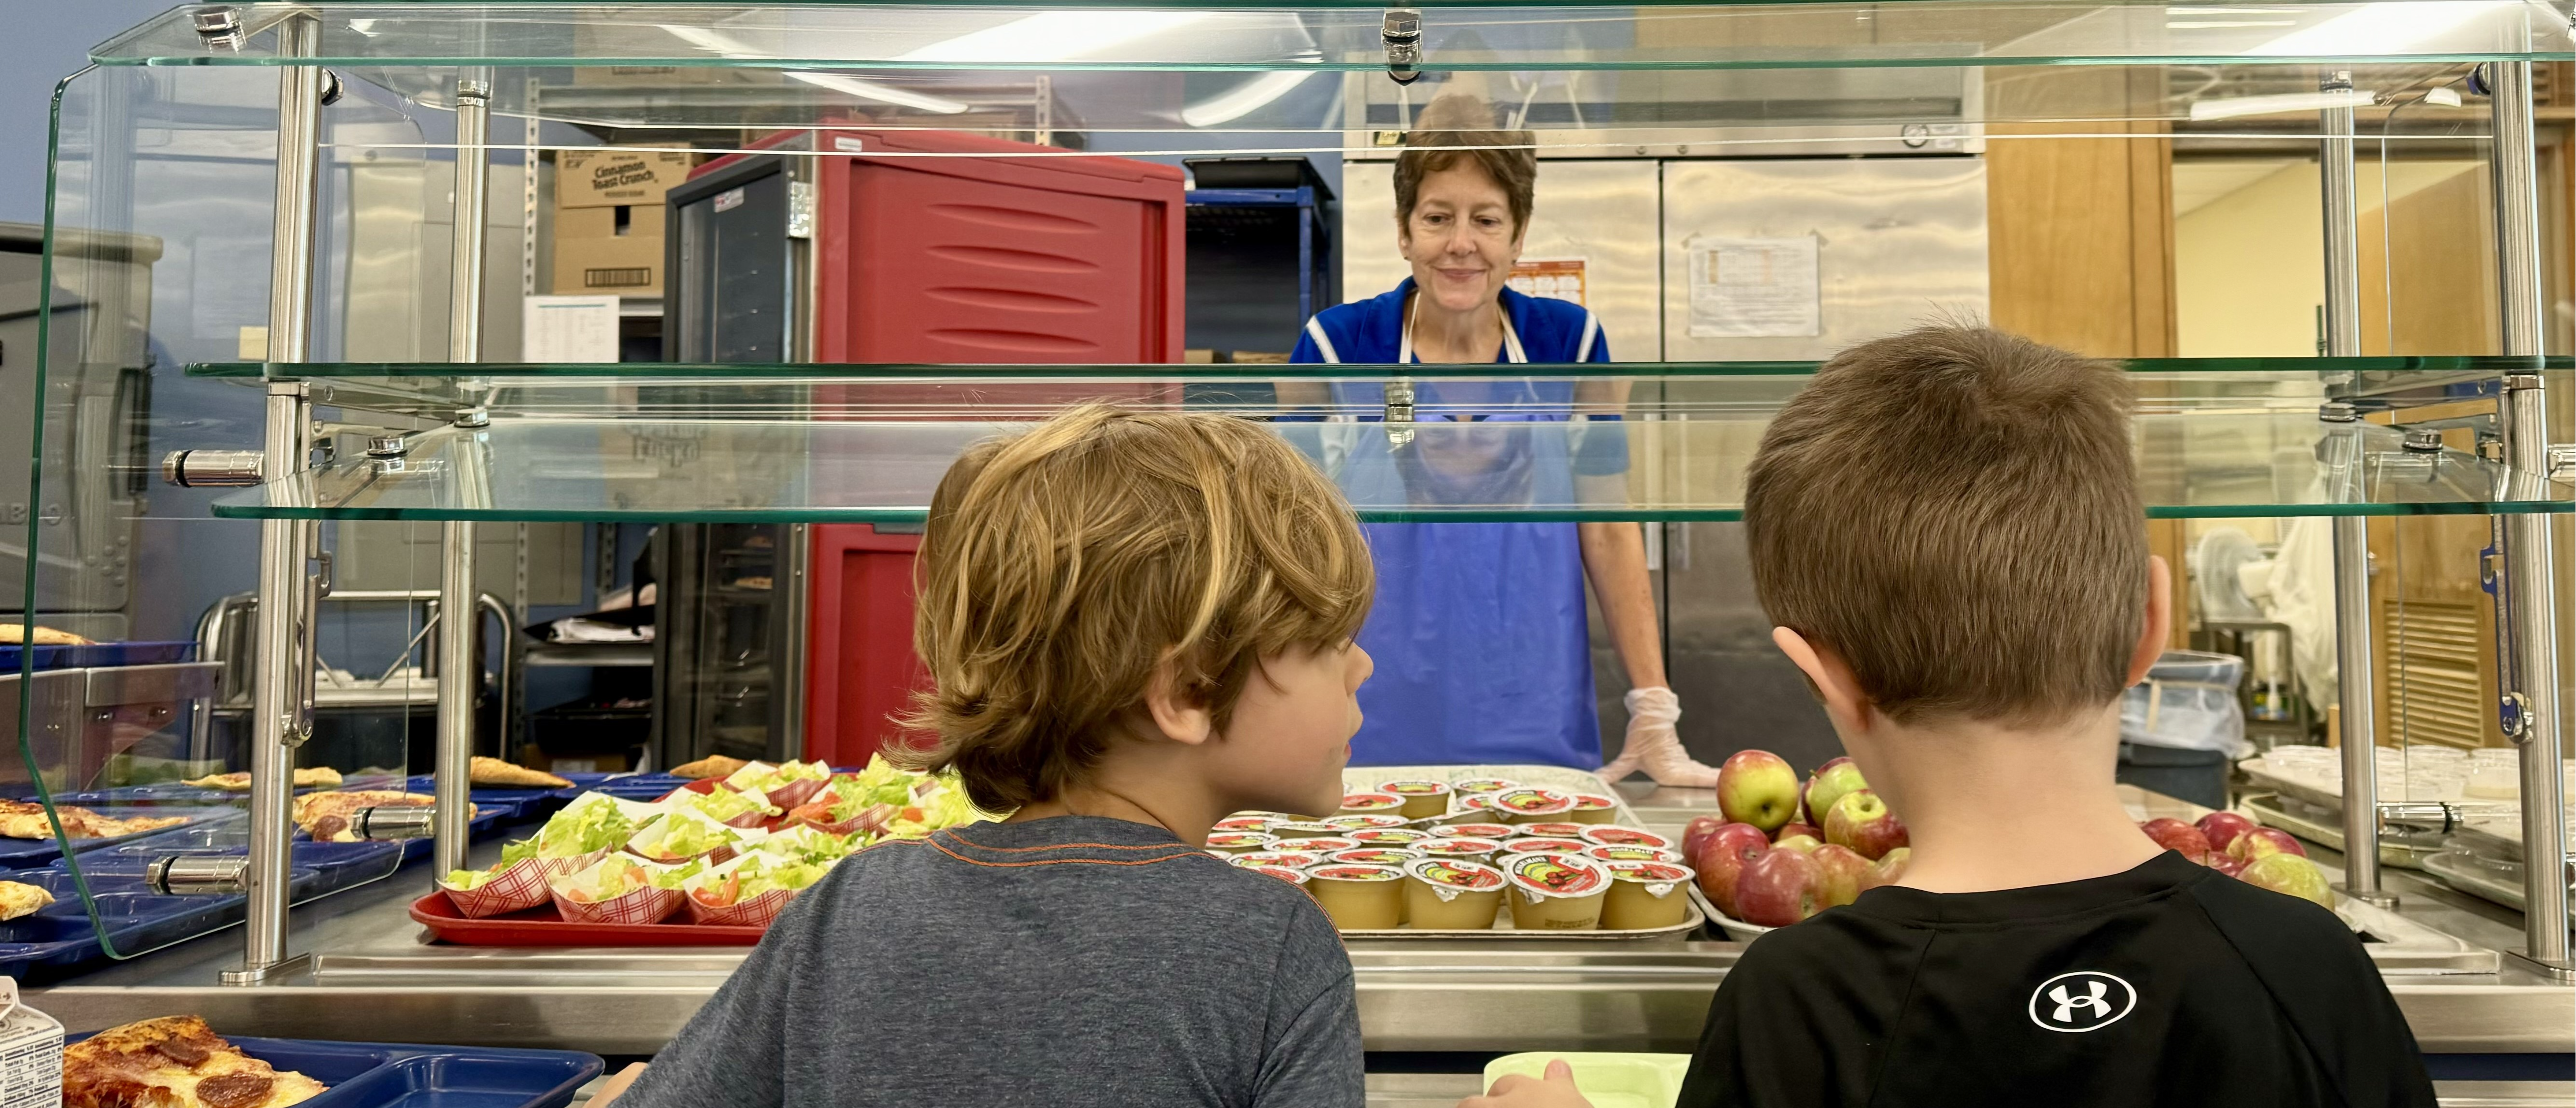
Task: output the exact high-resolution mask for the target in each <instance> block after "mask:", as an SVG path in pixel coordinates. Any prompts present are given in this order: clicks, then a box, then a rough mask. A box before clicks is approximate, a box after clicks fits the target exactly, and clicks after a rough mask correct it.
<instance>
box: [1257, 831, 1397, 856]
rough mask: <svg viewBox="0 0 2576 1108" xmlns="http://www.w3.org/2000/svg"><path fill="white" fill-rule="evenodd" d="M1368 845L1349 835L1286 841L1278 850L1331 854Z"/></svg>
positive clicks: (1280, 844) (1282, 842) (1281, 843)
mask: <svg viewBox="0 0 2576 1108" xmlns="http://www.w3.org/2000/svg"><path fill="white" fill-rule="evenodd" d="M1367 845H1369V844H1367V843H1364V842H1361V841H1359V840H1358V839H1354V838H1352V837H1350V836H1348V835H1326V836H1324V837H1322V838H1320V839H1285V840H1282V841H1281V842H1280V843H1279V847H1278V848H1279V849H1281V850H1295V851H1302V852H1304V853H1307V854H1330V853H1332V852H1334V851H1336V850H1352V849H1356V848H1359V847H1363V846H1367ZM1379 845H1382V846H1383V845H1387V844H1383V843H1381V844H1379Z"/></svg>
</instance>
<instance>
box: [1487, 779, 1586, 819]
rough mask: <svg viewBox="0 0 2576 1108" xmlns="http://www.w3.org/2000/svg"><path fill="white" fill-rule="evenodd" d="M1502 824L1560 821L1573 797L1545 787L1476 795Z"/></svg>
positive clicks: (1567, 810)
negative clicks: (1499, 818) (1481, 795)
mask: <svg viewBox="0 0 2576 1108" xmlns="http://www.w3.org/2000/svg"><path fill="white" fill-rule="evenodd" d="M1479 799H1481V800H1483V801H1484V802H1485V805H1486V806H1487V807H1488V808H1490V809H1492V810H1493V812H1494V814H1495V815H1498V816H1501V817H1503V822H1505V823H1562V822H1565V818H1564V817H1565V814H1566V813H1567V812H1571V811H1573V810H1574V798H1573V797H1571V796H1567V795H1566V794H1564V793H1560V792H1550V791H1548V790H1546V789H1532V788H1526V787H1524V788H1518V789H1511V790H1508V791H1505V792H1498V793H1493V794H1490V795H1488V796H1484V797H1480V798H1479Z"/></svg>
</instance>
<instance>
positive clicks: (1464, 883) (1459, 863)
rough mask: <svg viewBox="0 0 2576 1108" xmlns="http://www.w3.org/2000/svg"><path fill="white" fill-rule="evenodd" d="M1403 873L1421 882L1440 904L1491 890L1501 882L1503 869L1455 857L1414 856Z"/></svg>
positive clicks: (1499, 885) (1500, 885)
mask: <svg viewBox="0 0 2576 1108" xmlns="http://www.w3.org/2000/svg"><path fill="white" fill-rule="evenodd" d="M1404 875H1405V876H1406V877H1410V878H1412V879H1414V880H1416V881H1419V882H1422V883H1423V884H1424V885H1427V886H1429V887H1430V889H1431V895H1433V896H1436V897H1439V898H1440V901H1441V903H1443V904H1446V903H1448V902H1449V901H1452V900H1456V899H1458V898H1459V897H1460V896H1463V895H1465V894H1467V893H1484V892H1493V891H1494V890H1497V889H1500V888H1502V887H1503V885H1504V879H1503V871H1501V870H1498V869H1495V868H1494V867H1492V866H1489V865H1486V864H1484V863H1483V862H1469V861H1464V860H1461V859H1457V858H1417V859H1415V860H1413V861H1410V862H1407V863H1405V864H1404Z"/></svg>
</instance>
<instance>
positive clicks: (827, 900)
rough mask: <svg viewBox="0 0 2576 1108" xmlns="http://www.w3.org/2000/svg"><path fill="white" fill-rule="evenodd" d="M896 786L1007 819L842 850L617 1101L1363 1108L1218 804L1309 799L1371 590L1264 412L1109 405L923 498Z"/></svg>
mask: <svg viewBox="0 0 2576 1108" xmlns="http://www.w3.org/2000/svg"><path fill="white" fill-rule="evenodd" d="M919 585H920V592H919V601H918V604H919V617H918V620H917V622H916V624H915V640H916V646H917V647H918V649H919V651H920V654H921V657H922V658H923V660H924V661H925V662H927V663H928V666H929V669H930V672H931V676H932V677H933V679H934V681H935V684H936V691H934V692H931V693H927V694H924V695H923V696H922V698H921V700H920V704H919V707H918V711H917V712H916V714H915V718H914V722H916V723H917V724H919V725H920V726H922V727H923V728H925V729H926V730H928V731H930V732H931V733H932V734H933V735H934V736H935V741H934V742H933V743H932V744H931V745H929V746H928V747H926V748H924V749H921V750H918V751H913V752H909V753H908V754H907V755H906V757H907V758H908V760H910V761H912V762H913V763H915V764H916V765H920V766H923V767H927V768H932V769H947V768H954V769H955V770H956V771H957V773H958V775H959V777H960V778H961V780H962V783H963V785H964V786H965V788H966V790H967V792H968V795H969V796H970V797H971V798H973V799H974V801H975V802H976V804H977V805H978V806H980V807H983V808H986V809H988V810H991V811H1012V812H1014V814H1013V815H1011V816H1010V817H1009V818H1008V819H1006V820H1004V821H1002V822H1001V823H979V824H972V825H969V826H967V827H963V828H958V829H953V830H948V831H941V832H938V833H936V834H934V835H932V836H930V837H929V838H927V839H917V840H898V841H892V842H887V843H883V844H880V845H878V846H875V847H872V848H870V849H868V850H866V851H863V852H862V853H860V854H859V855H857V856H855V857H852V858H850V859H849V860H847V861H844V862H842V863H841V864H840V865H839V866H838V867H836V868H835V869H834V871H833V872H832V874H831V875H830V876H828V877H826V878H825V879H824V880H823V881H822V882H820V883H818V884H817V885H816V886H815V887H814V888H812V889H810V890H808V891H807V892H806V893H805V894H804V895H803V896H802V897H801V898H799V899H798V901H797V902H796V903H795V904H794V905H792V906H791V907H790V908H789V909H788V911H787V913H786V914H785V915H784V916H782V917H780V919H779V921H778V923H777V925H776V926H774V927H772V928H771V929H770V931H769V934H768V936H767V937H766V938H765V939H763V940H762V942H761V944H760V947H759V949H757V950H755V951H754V952H753V953H752V955H751V958H750V959H749V960H748V961H746V962H745V963H744V964H743V966H742V968H741V969H740V970H739V971H737V972H736V973H735V974H734V976H733V978H732V979H731V980H730V981H728V982H726V983H725V986H724V988H723V989H721V990H720V991H718V992H717V994H716V996H715V998H714V999H713V1000H712V1001H710V1002H709V1003H708V1004H707V1006H706V1007H705V1008H704V1009H702V1010H701V1011H700V1012H699V1013H698V1015H697V1017H696V1018H695V1019H692V1020H691V1021H690V1022H689V1025H688V1027H687V1028H686V1029H685V1030H683V1031H681V1033H680V1034H679V1036H678V1037H677V1038H675V1039H673V1040H672V1042H671V1045H670V1046H669V1047H668V1048H667V1049H665V1050H664V1051H663V1052H662V1054H661V1055H660V1056H659V1057H658V1058H657V1059H656V1060H655V1062H654V1063H653V1065H652V1066H651V1067H650V1068H649V1069H648V1070H646V1071H645V1072H644V1073H643V1076H642V1077H641V1078H640V1079H638V1080H637V1081H636V1082H635V1084H634V1085H633V1086H632V1088H630V1089H629V1090H627V1091H626V1092H625V1093H624V1094H623V1095H622V1096H620V1097H619V1099H618V1105H619V1108H638V1106H643V1105H655V1106H662V1105H667V1106H673V1108H680V1106H687V1108H699V1106H704V1105H757V1106H762V1108H769V1106H777V1105H819V1104H839V1105H861V1104H876V1105H889V1106H902V1108H915V1106H920V1105H1014V1104H1030V1105H1036V1104H1043V1105H1048V1106H1050V1108H1060V1106H1080V1105H1102V1106H1111V1105H1115V1106H1119V1108H1129V1106H1133V1105H1142V1104H1152V1105H1201V1104H1203V1105H1211V1106H1214V1105H1264V1106H1283V1108H1284V1106H1295V1108H1305V1106H1310V1105H1311V1106H1325V1108H1359V1105H1360V1104H1361V1103H1362V1102H1363V1099H1364V1098H1363V1094H1362V1091H1361V1071H1362V1062H1361V1056H1360V1036H1359V1022H1358V1013H1357V1009H1356V1007H1355V1004H1354V1000H1353V996H1352V992H1351V967H1350V960H1349V958H1348V957H1347V956H1346V955H1345V954H1344V953H1343V951H1342V945H1341V940H1340V938H1339V936H1337V935H1336V934H1335V933H1334V930H1333V925H1332V923H1331V922H1330V921H1329V920H1328V919H1326V918H1325V916H1324V914H1323V913H1322V911H1321V910H1319V909H1318V908H1316V907H1315V905H1314V903H1313V901H1311V900H1309V899H1308V898H1307V897H1306V895H1305V894H1304V893H1303V892H1300V891H1299V890H1298V889H1297V888H1296V887H1295V886H1293V885H1290V884H1288V883H1286V882H1283V881H1280V880H1278V879H1276V878H1272V877H1268V876H1265V875H1263V874H1259V873H1254V872H1251V871H1248V870H1241V869H1236V868H1234V867H1233V866H1230V865H1228V864H1226V863H1225V862H1223V861H1220V860H1219V859H1217V858H1215V857H1212V856H1210V855H1209V854H1208V853H1207V852H1206V850H1205V849H1203V847H1204V845H1205V841H1206V838H1207V834H1208V830H1209V828H1210V826H1211V825H1212V824H1214V823H1215V822H1216V821H1217V820H1219V819H1221V818H1223V817H1224V816H1225V815H1227V814H1228V813H1230V812H1234V811H1238V810H1243V809H1268V810H1276V811H1287V812H1330V811H1333V810H1334V809H1335V808H1337V807H1338V806H1339V802H1340V799H1341V795H1342V776H1341V770H1342V764H1343V763H1344V762H1345V761H1346V760H1348V758H1349V756H1350V750H1349V745H1348V744H1349V740H1350V737H1351V734H1352V733H1353V732H1354V731H1356V730H1358V727H1359V722H1360V715H1359V707H1358V704H1357V702H1356V701H1355V699H1354V698H1353V693H1354V692H1355V691H1356V690H1357V689H1358V688H1359V685H1360V682H1362V681H1364V680H1366V679H1367V678H1368V673H1369V659H1368V655H1367V654H1366V653H1365V652H1363V651H1361V650H1360V649H1359V648H1358V647H1356V646H1354V645H1352V644H1351V641H1350V640H1351V636H1352V635H1353V634H1354V633H1355V632H1356V631H1357V630H1358V629H1359V626H1360V622H1361V620H1362V618H1363V617H1364V616H1365V615H1366V614H1367V612H1368V606H1369V599H1370V594H1371V590H1372V587H1373V584H1372V578H1371V571H1370V567H1369V560H1368V551H1367V548H1366V547H1365V546H1364V545H1363V543H1362V541H1361V538H1360V532H1359V529H1358V526H1357V524H1356V522H1355V520H1354V519H1353V517H1352V514H1351V511H1350V508H1349V506H1348V505H1346V504H1345V503H1343V501H1342V499H1341V497H1340V495H1339V494H1338V493H1337V492H1335V490H1334V489H1333V487H1332V485H1331V484H1329V483H1328V482H1326V481H1325V480H1324V478H1323V477H1322V475H1321V474H1319V473H1317V472H1316V471H1315V470H1314V468H1313V467H1312V466H1311V465H1309V464H1308V463H1307V462H1306V460H1305V459H1304V458H1303V457H1301V456H1300V455H1298V454H1297V452H1296V451H1294V450H1292V449H1290V448H1289V447H1288V446H1287V445H1286V444H1285V443H1284V442H1282V441H1281V440H1280V439H1278V438H1277V437H1276V436H1274V435H1272V434H1271V433H1270V432H1269V431H1268V430H1267V429H1266V428H1265V427H1264V426H1263V425H1261V424H1257V423H1250V422H1245V421H1242V420H1235V419H1229V418H1224V417H1219V416H1213V415H1194V414H1179V413H1144V412H1132V411H1124V410H1119V409H1113V408H1106V407H1085V408H1080V409H1076V410H1073V411H1070V412H1067V413H1065V414H1063V415H1061V416H1058V417H1057V418H1055V419H1053V420H1050V421H1048V422H1046V423H1045V424H1042V425H1040V426H1038V427H1037V428H1036V429H1034V430H1032V431H1029V432H1028V433H1026V434H1023V435H1020V436H1018V437H1016V438H1012V439H1009V440H1006V441H1002V442H999V443H988V444H985V445H983V446H980V447H978V448H976V449H974V450H973V451H971V452H970V453H969V454H968V455H967V456H966V457H964V458H962V459H960V460H959V461H958V462H957V464H956V465H955V466H954V467H953V468H952V469H950V471H949V473H948V475H947V476H946V477H945V478H943V479H942V480H941V482H940V486H939V489H938V492H937V494H936V495H935V497H934V498H933V500H932V504H931V512H930V522H929V526H928V528H927V531H926V533H925V535H924V538H923V542H922V550H921V563H920V576H919Z"/></svg>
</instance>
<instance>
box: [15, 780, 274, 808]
mask: <svg viewBox="0 0 2576 1108" xmlns="http://www.w3.org/2000/svg"><path fill="white" fill-rule="evenodd" d="M16 798H17V799H19V800H34V799H36V794H35V790H33V789H24V788H22V789H20V790H18V792H17V797H16ZM249 799H250V794H248V793H228V792H225V791H223V790H222V789H201V788H198V787H197V786H195V785H181V784H177V783H175V782H174V783H170V784H162V785H119V786H117V787H115V788H112V789H92V790H90V791H88V792H82V793H65V792H58V793H55V794H54V803H56V804H81V805H97V804H127V805H133V806H136V807H146V806H150V805H154V804H224V803H228V802H229V803H233V804H241V803H247V802H248V801H249Z"/></svg>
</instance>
